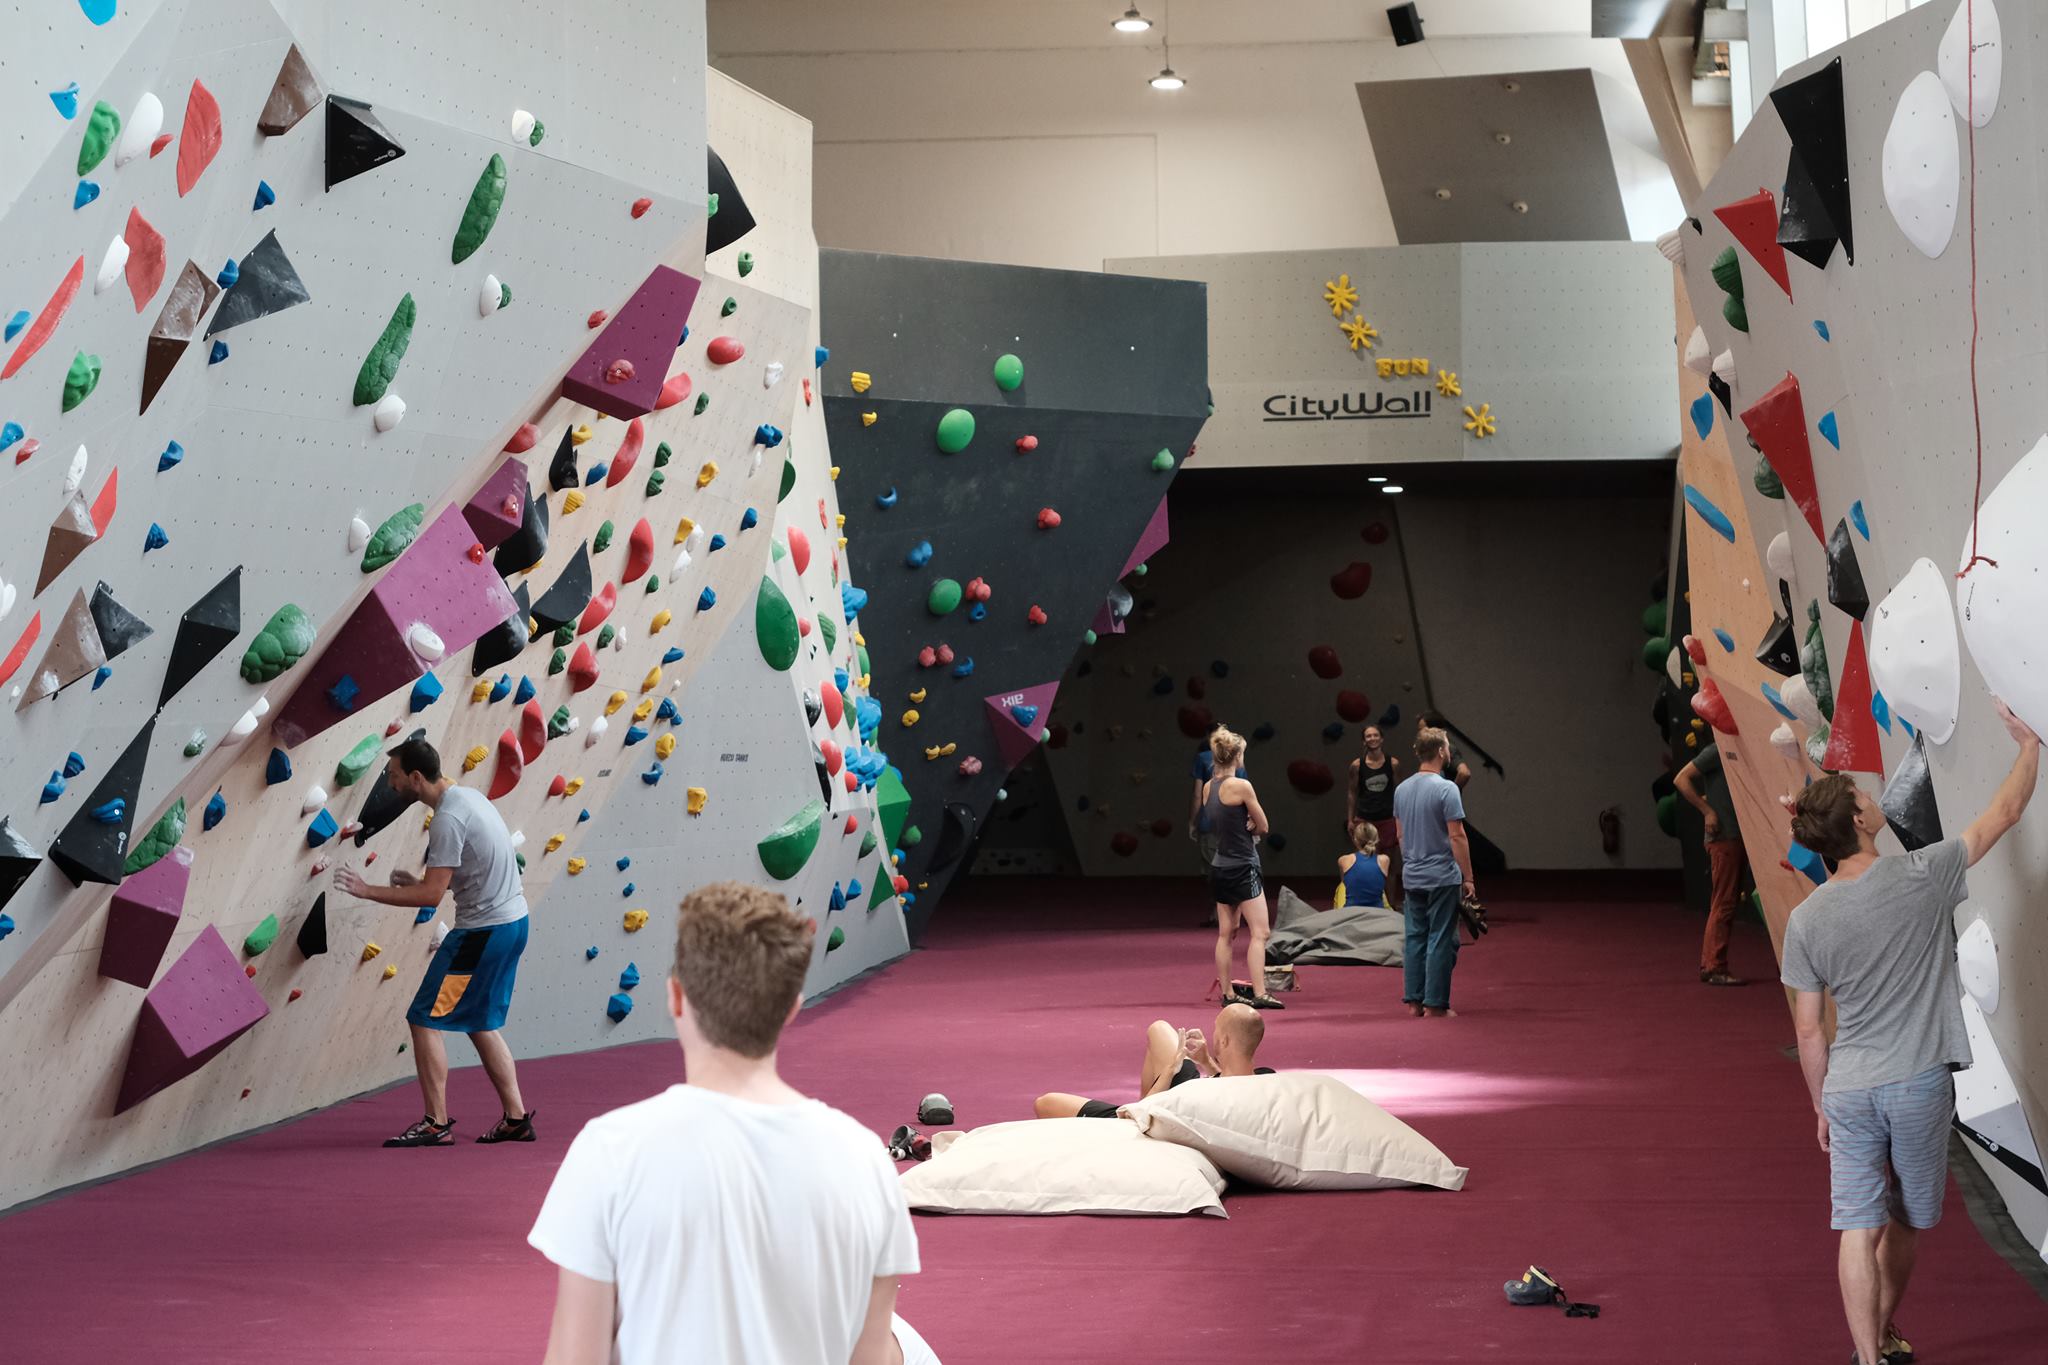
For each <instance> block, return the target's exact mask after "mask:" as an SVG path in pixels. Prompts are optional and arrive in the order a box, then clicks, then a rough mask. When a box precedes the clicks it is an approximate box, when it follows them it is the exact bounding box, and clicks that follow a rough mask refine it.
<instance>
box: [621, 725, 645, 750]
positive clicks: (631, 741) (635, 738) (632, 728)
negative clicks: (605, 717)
mask: <svg viewBox="0 0 2048 1365" xmlns="http://www.w3.org/2000/svg"><path fill="white" fill-rule="evenodd" d="M645 738H647V731H646V729H645V727H643V726H639V725H629V726H627V727H626V746H627V747H628V748H631V747H632V746H633V745H635V744H638V743H639V742H640V741H641V740H643V739H645Z"/></svg>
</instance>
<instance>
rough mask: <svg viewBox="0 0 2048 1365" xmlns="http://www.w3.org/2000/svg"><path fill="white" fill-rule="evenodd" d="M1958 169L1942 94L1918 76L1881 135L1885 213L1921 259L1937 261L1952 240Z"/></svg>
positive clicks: (1933, 78) (1952, 122)
mask: <svg viewBox="0 0 2048 1365" xmlns="http://www.w3.org/2000/svg"><path fill="white" fill-rule="evenodd" d="M1962 164H1963V163H1962V154H1961V152H1960V151H1958V150H1957V147H1956V116H1955V111H1954V110H1952V109H1950V108H1949V104H1948V91H1947V90H1945V89H1943V88H1942V84H1941V77H1939V76H1937V75H1935V74H1934V73H1933V72H1932V71H1923V72H1921V73H1920V74H1919V75H1917V76H1915V77H1914V78H1913V80H1912V82H1911V83H1910V84H1908V85H1907V86H1906V88H1905V90H1904V92H1902V93H1901V94H1900V95H1899V103H1898V106H1897V107H1896V108H1895V109H1893V110H1892V125H1891V127H1890V128H1889V129H1887V130H1886V132H1885V135H1884V202H1885V207H1887V208H1889V209H1890V210H1891V211H1892V220H1893V221H1894V222H1896V223H1897V224H1898V225H1899V231H1901V232H1903V233H1905V234H1906V240H1907V241H1909V242H1911V243H1912V244H1913V245H1914V247H1915V248H1916V249H1917V250H1918V251H1919V252H1920V254H1921V255H1923V256H1939V255H1940V254H1941V253H1942V252H1944V251H1946V250H1947V249H1948V243H1949V239H1950V238H1951V237H1953V236H1954V235H1955V231H1956V205H1957V203H1958V202H1960V200H1961V199H1962V183H1963V171H1962Z"/></svg>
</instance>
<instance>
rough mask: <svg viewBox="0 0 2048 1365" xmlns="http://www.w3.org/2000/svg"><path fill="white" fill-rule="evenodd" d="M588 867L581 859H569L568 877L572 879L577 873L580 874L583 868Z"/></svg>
mask: <svg viewBox="0 0 2048 1365" xmlns="http://www.w3.org/2000/svg"><path fill="white" fill-rule="evenodd" d="M589 866H590V864H589V863H587V862H585V861H584V860H583V859H581V858H571V859H570V860H569V875H570V876H572V877H573V876H575V875H576V874H577V873H579V872H581V871H582V870H583V869H584V868H586V867H589Z"/></svg>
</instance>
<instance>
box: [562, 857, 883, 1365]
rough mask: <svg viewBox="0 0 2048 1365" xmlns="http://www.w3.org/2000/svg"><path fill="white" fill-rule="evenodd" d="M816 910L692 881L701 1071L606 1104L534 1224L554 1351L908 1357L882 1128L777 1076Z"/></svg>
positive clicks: (683, 1036)
mask: <svg viewBox="0 0 2048 1365" xmlns="http://www.w3.org/2000/svg"><path fill="white" fill-rule="evenodd" d="M816 932H817V925H816V923H815V922H814V921H811V920H808V919H805V918H802V917H801V916H799V915H797V914H795V913H794V912H792V911H791V910H790V908H789V905H788V902H786V901H785V900H783V898H782V897H781V896H779V895H777V894H775V893H774V892H772V891H765V890H762V889H760V888H758V887H751V886H743V885H741V884H739V883H737V882H721V883H719V884H717V885H715V886H707V887H704V888H702V889H700V890H697V891H693V892H691V893H690V895H688V896H686V897H684V899H683V903H682V910H681V913H680V915H678V917H677V923H676V960H675V967H674V970H673V972H672V974H671V975H670V977H669V982H668V1009H669V1014H670V1016H671V1017H673V1018H674V1020H675V1025H676V1037H677V1038H679V1039H680V1040H681V1041H682V1045H683V1070H684V1073H685V1074H686V1075H687V1076H688V1078H689V1079H688V1082H687V1083H685V1084H681V1085H674V1086H670V1087H669V1088H668V1089H667V1090H665V1091H663V1092H662V1093H661V1094H659V1095H656V1096H654V1097H653V1098H651V1099H646V1100H642V1101H640V1102H639V1103H638V1104H629V1105H627V1106H626V1107H625V1108H623V1109H614V1110H613V1111H612V1112H610V1113H609V1114H601V1115H599V1116H598V1117H597V1118H595V1119H592V1120H591V1121H590V1122H589V1123H588V1124H586V1125H584V1128H583V1131H582V1133H581V1134H579V1135H578V1136H577V1138H576V1141H575V1142H574V1143H572V1144H571V1145H570V1147H569V1154H568V1155H567V1156H566V1157H564V1158H563V1160H562V1168H561V1170H560V1171H558V1172H556V1174H555V1183H554V1186H553V1188H551V1189H550V1190H549V1191H548V1197H547V1201H546V1202H545V1203H544V1204H543V1205H542V1206H541V1211H540V1217H539V1218H538V1219H536V1220H535V1222H534V1225H533V1231H532V1232H531V1233H529V1234H528V1235H527V1240H528V1241H529V1242H531V1243H532V1244H533V1245H534V1246H535V1247H536V1248H537V1249H538V1250H539V1251H540V1252H541V1253H542V1254H543V1255H545V1256H546V1257H547V1258H548V1259H549V1260H550V1261H553V1262H554V1263H555V1264H556V1266H558V1267H559V1268H560V1272H561V1273H560V1277H559V1281H558V1284H557V1287H556V1291H555V1317H554V1326H553V1329H552V1330H551V1331H550V1333H549V1335H548V1350H547V1358H546V1365H605V1363H606V1362H610V1363H611V1365H671V1363H673V1365H681V1363H682V1362H689V1363H690V1365H700V1363H701V1365H720V1363H721V1362H729V1363H730V1365H748V1363H749V1362H765V1361H773V1362H775V1365H848V1362H850V1363H851V1365H893V1362H894V1361H895V1360H896V1359H897V1356H896V1351H897V1350H898V1349H899V1348H898V1347H897V1345H896V1339H895V1336H894V1334H893V1332H892V1322H891V1318H892V1314H893V1312H894V1309H895V1305H896V1287H897V1278H898V1277H899V1276H902V1275H914V1274H916V1273H917V1269H918V1260H917V1235H916V1234H915V1233H914V1232H912V1231H911V1226H910V1210H909V1208H908V1206H907V1205H906V1204H905V1202H904V1199H903V1192H902V1190H901V1188H900V1187H899V1186H898V1184H897V1180H896V1168H895V1166H894V1165H893V1164H892V1163H891V1162H890V1161H889V1159H888V1155H887V1153H886V1152H885V1151H884V1149H883V1147H882V1143H881V1140H880V1139H879V1138H878V1137H876V1136H875V1134H873V1133H871V1132H869V1131H868V1130H867V1129H866V1128H863V1127H862V1126H861V1125H860V1124H859V1123H858V1122H856V1121H855V1120H854V1119H852V1118H850V1117H848V1116H847V1115H845V1114H842V1113H840V1112H839V1111H838V1110H836V1109H832V1108H828V1107H827V1106H826V1105H824V1104H822V1103H820V1102H819V1101H817V1100H812V1099H806V1098H805V1097H804V1096H803V1095H801V1094H799V1093H798V1092H797V1091H796V1090H794V1089H792V1088H791V1087H790V1086H789V1085H787V1084H785V1083H784V1082H783V1080H782V1078H781V1077H780V1076H779V1075H777V1074H776V1068H775V1049H776V1043H777V1040H778V1039H779V1038H780V1036H781V1034H782V1029H783V1026H784V1025H785V1024H787V1023H788V1022H789V1021H790V1020H791V1019H792V1018H794V1017H795V1016H796V1012H797V1009H798V1007H799V1005H800V1004H801V1003H802V990H803V982H804V975H805V973H806V972H807V971H808V970H809V968H810V963H811V954H812V949H813V939H814V937H815V935H816Z"/></svg>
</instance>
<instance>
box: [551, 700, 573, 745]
mask: <svg viewBox="0 0 2048 1365" xmlns="http://www.w3.org/2000/svg"><path fill="white" fill-rule="evenodd" d="M569 720H570V716H569V706H568V703H566V702H564V703H563V704H562V705H560V706H557V707H556V708H555V714H553V715H552V716H549V717H548V738H549V739H560V738H561V737H562V736H563V735H566V734H568V733H569Z"/></svg>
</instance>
